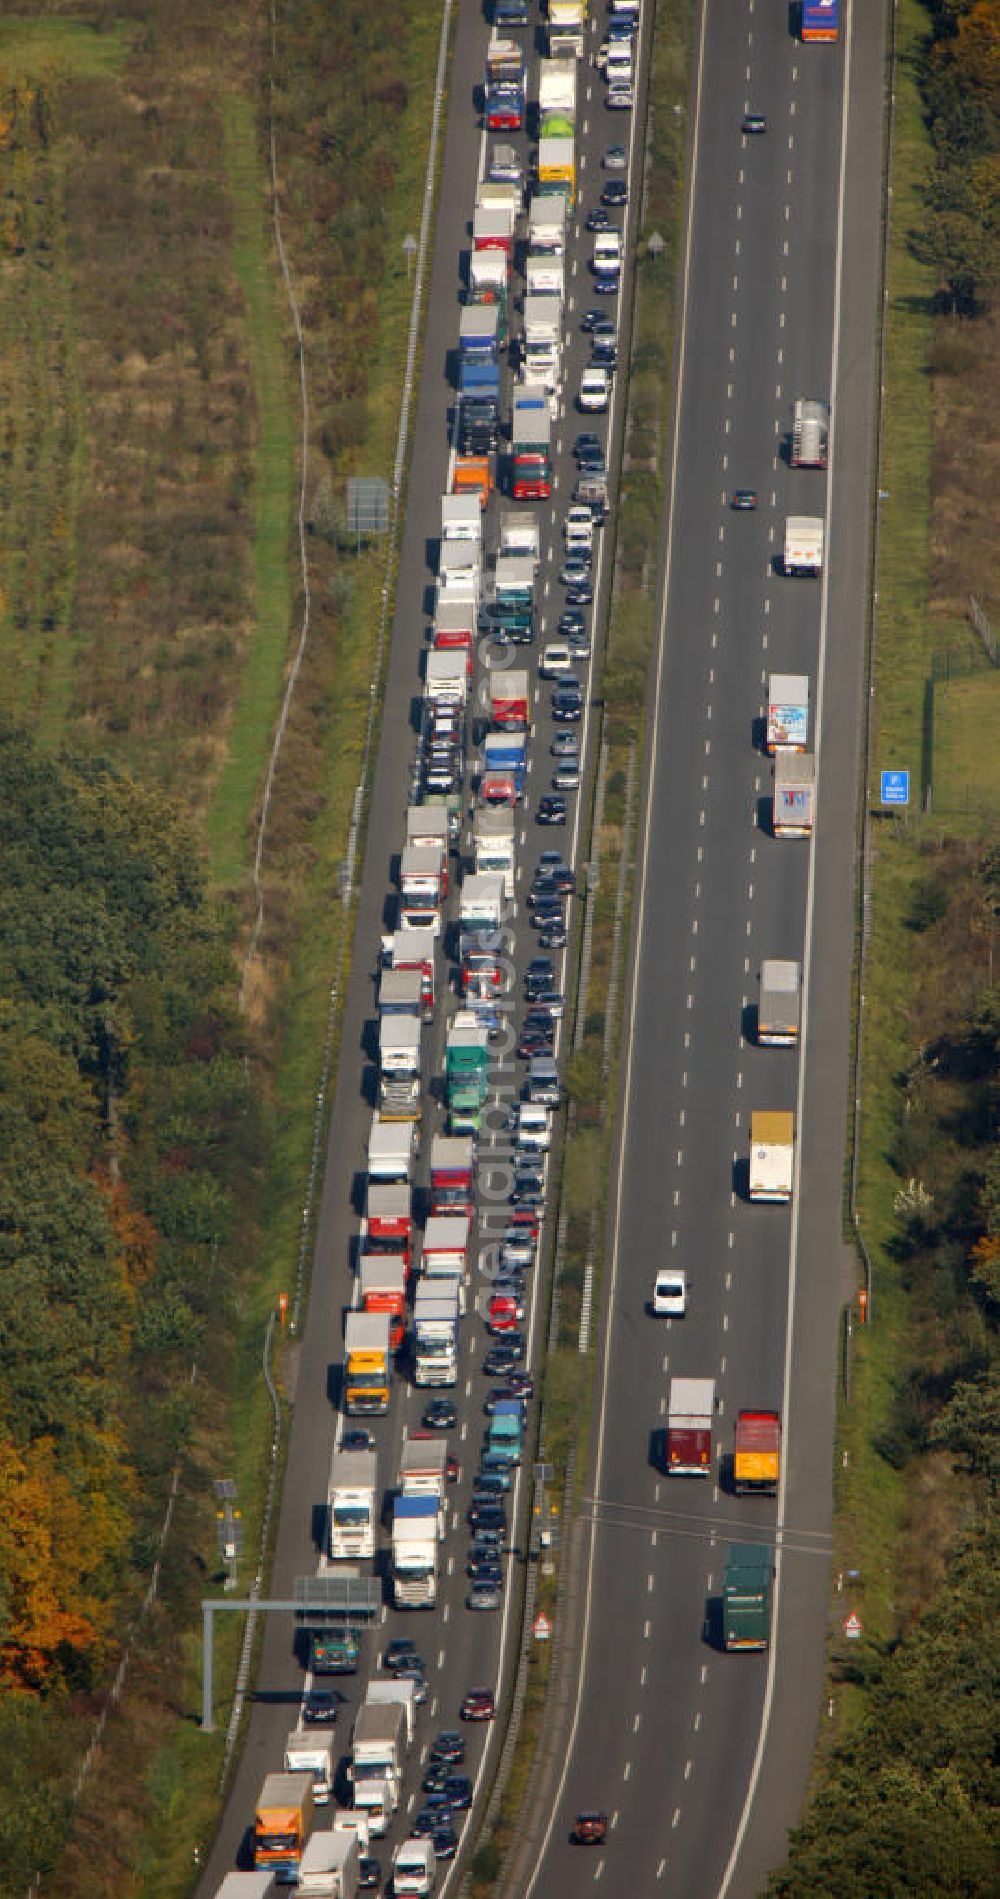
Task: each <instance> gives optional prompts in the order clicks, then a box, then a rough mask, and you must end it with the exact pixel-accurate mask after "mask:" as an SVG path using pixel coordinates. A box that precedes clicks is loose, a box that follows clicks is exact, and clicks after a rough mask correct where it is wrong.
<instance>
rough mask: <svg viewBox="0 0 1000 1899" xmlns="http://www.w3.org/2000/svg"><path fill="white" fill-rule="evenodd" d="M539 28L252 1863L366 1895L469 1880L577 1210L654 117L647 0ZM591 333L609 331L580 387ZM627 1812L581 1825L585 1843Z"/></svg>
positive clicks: (551, 18)
mask: <svg viewBox="0 0 1000 1899" xmlns="http://www.w3.org/2000/svg"><path fill="white" fill-rule="evenodd" d="M535 24H536V23H534V22H532V21H531V20H529V11H528V5H527V0H497V4H496V5H495V7H494V10H493V18H492V21H491V24H490V27H489V28H488V29H484V43H485V78H484V85H483V86H482V88H481V93H480V96H479V98H478V99H477V101H476V104H477V106H478V107H479V109H480V111H481V119H482V127H483V138H482V142H481V158H480V165H479V175H478V178H477V181H476V184H475V187H474V201H473V203H472V204H471V206H470V224H469V230H470V232H471V248H468V249H463V250H462V251H459V250H458V249H456V256H455V267H456V326H455V327H456V334H455V338H454V344H455V357H454V360H455V363H456V371H455V377H454V388H453V392H452V401H451V404H450V407H449V409H448V412H447V414H446V415H442V425H443V426H445V427H447V429H448V431H449V440H450V444H451V452H450V456H449V482H448V493H446V494H444V495H442V496H441V498H440V517H439V527H440V539H439V543H438V551H437V562H436V571H435V573H434V577H433V582H434V584H433V612H432V615H431V624H430V626H429V628H428V630H427V640H426V646H425V651H424V653H423V666H422V677H421V678H420V680H419V685H418V692H419V719H418V721H417V724H418V727H419V729H418V730H416V731H414V732H412V733H411V734H410V735H409V737H410V740H411V742H412V743H413V746H414V752H413V764H412V772H411V777H410V786H409V804H408V806H407V808H406V810H405V811H404V812H401V813H400V826H399V848H398V854H397V855H396V856H395V857H394V859H393V884H394V890H393V896H394V900H395V903H394V916H393V919H392V920H393V921H394V922H395V928H394V929H392V930H391V931H390V932H388V933H387V934H385V935H384V936H383V937H382V938H381V940H380V942H379V944H378V945H372V946H369V947H370V949H371V950H372V953H373V959H374V960H375V961H376V962H377V984H376V1001H377V1024H375V1025H373V1031H374V1032H373V1041H372V1048H373V1051H374V1047H375V1043H376V1039H377V1105H375V1106H374V1110H373V1113H372V1119H371V1127H370V1133H369V1136H368V1141H367V1152H366V1155H365V1169H366V1183H365V1201H364V1212H363V1216H362V1217H361V1219H360V1225H359V1230H358V1232H357V1235H356V1240H355V1243H354V1245H353V1247H352V1256H351V1261H350V1277H351V1284H350V1290H349V1309H348V1310H347V1311H346V1313H345V1322H344V1336H343V1348H342V1354H341V1361H340V1364H339V1367H338V1368H337V1369H338V1374H339V1377H338V1384H337V1391H338V1407H337V1414H336V1421H335V1431H334V1445H333V1451H332V1459H331V1466H330V1480H329V1494H328V1499H327V1506H328V1507H327V1512H326V1530H325V1536H324V1545H325V1546H324V1548H323V1551H322V1555H321V1559H320V1574H321V1576H322V1577H323V1578H324V1579H325V1580H329V1581H330V1582H332V1584H333V1593H332V1594H331V1595H330V1597H329V1601H330V1603H331V1604H332V1605H334V1606H333V1607H331V1609H330V1610H329V1612H327V1613H324V1614H323V1615H317V1616H315V1617H314V1618H312V1626H310V1627H308V1629H305V1630H300V1631H299V1634H300V1636H301V1635H304V1636H305V1638H306V1642H305V1649H304V1650H303V1659H304V1660H305V1661H306V1673H305V1678H304V1684H303V1693H302V1700H301V1706H300V1709H299V1714H298V1718H297V1721H296V1725H295V1728H294V1730H293V1731H292V1732H291V1733H290V1734H289V1736H288V1740H287V1745H286V1748H285V1753H284V1759H283V1761H280V1762H275V1764H274V1771H272V1772H270V1773H268V1774H267V1776H266V1778H265V1780H264V1782H263V1785H262V1787H261V1791H260V1795H259V1798H258V1802H257V1808H256V1812H255V1816H254V1824H253V1864H254V1867H255V1869H256V1871H257V1873H266V1874H268V1875H270V1876H271V1877H273V1878H275V1879H277V1880H279V1881H281V1882H289V1883H297V1885H298V1887H299V1890H300V1891H301V1892H302V1893H304V1894H306V1893H308V1894H315V1895H322V1894H332V1895H339V1896H341V1899H352V1895H353V1894H354V1893H355V1892H357V1891H359V1890H366V1889H367V1890H373V1891H375V1890H383V1889H384V1890H385V1891H387V1892H388V1891H392V1892H393V1893H399V1894H429V1893H432V1892H433V1891H435V1890H436V1888H437V1887H438V1886H439V1885H440V1884H441V1883H443V1881H444V1880H445V1879H446V1877H447V1874H448V1869H449V1865H450V1863H451V1862H453V1861H454V1860H455V1859H456V1856H457V1855H458V1854H459V1852H460V1850H461V1846H462V1828H463V1824H464V1822H465V1818H466V1815H467V1814H468V1813H469V1811H470V1809H471V1807H472V1805H473V1802H474V1800H475V1796H476V1792H477V1787H478V1779H479V1776H480V1774H481V1770H482V1766H483V1762H484V1758H485V1752H486V1738H487V1737H488V1734H489V1731H490V1724H491V1723H492V1722H493V1721H494V1719H495V1717H496V1714H497V1708H498V1701H499V1699H500V1696H501V1686H500V1673H501V1670H502V1665H503V1658H504V1654H505V1652H506V1645H505V1641H504V1640H503V1639H502V1637H501V1633H500V1632H501V1630H503V1631H506V1627H507V1620H508V1615H509V1613H510V1612H511V1608H512V1606H513V1605H510V1604H509V1603H508V1595H509V1592H510V1589H511V1578H512V1567H513V1566H514V1565H517V1564H520V1563H523V1562H524V1561H525V1560H526V1548H525V1544H524V1537H525V1535H526V1532H525V1531H523V1529H520V1530H519V1525H522V1524H523V1520H524V1515H525V1510H524V1502H525V1498H524V1489H525V1483H529V1484H530V1470H531V1464H530V1458H531V1449H530V1446H531V1444H532V1436H533V1434H532V1430H531V1407H532V1405H533V1402H534V1399H535V1382H534V1378H533V1375H532V1372H531V1370H530V1369H529V1367H530V1365H531V1363H532V1361H533V1358H534V1356H535V1353H534V1346H535V1343H536V1337H537V1332H538V1325H539V1316H540V1315H539V1309H538V1306H539V1302H538V1301H537V1300H536V1298H535V1296H534V1287H535V1282H536V1279H537V1277H538V1274H539V1267H540V1261H541V1257H542V1249H543V1241H544V1240H545V1238H546V1236H547V1235H548V1234H550V1233H551V1228H552V1221H553V1217H554V1212H555V1208H554V1205H553V1203H552V1198H551V1195H550V1170H551V1169H552V1167H553V1157H554V1153H555V1150H556V1149H557V1146H558V1142H559V1118H560V1111H561V1108H562V1106H563V1103H564V1089H563V1082H562V1078H561V1062H562V1054H563V1050H564V1045H565V1038H566V1033H567V1028H566V1020H565V1010H566V991H565V983H566V968H567V954H568V946H569V941H570V937H571V935H572V931H573V925H574V906H575V905H576V904H577V900H578V893H579V889H580V878H579V874H578V869H577V867H576V865H575V863H574V854H575V850H576V847H577V841H578V835H579V810H578V807H579V799H580V789H581V780H582V774H583V768H584V760H585V756H586V750H587V728H588V713H589V698H590V683H589V681H590V670H591V666H592V643H593V640H594V633H595V628H594V611H595V599H596V598H597V597H598V596H599V594H600V591H601V578H602V536H603V531H604V527H605V524H606V521H607V519H608V514H609V507H610V498H611V497H610V491H609V467H608V445H609V441H610V434H609V431H610V428H611V424H612V419H613V414H614V389H615V374H616V368H617V360H618V356H617V352H618V329H617V311H618V299H619V291H620V286H621V281H622V274H623V269H624V261H625V224H626V220H627V216H628V203H629V153H630V146H629V144H627V143H616V142H613V141H614V135H615V133H617V132H618V129H619V126H625V127H626V128H627V129H628V131H629V133H631V127H632V119H631V117H630V116H628V115H629V114H630V113H631V108H632V105H633V86H634V84H635V81H636V77H637V75H636V72H635V61H636V58H637V35H638V30H639V0H613V4H612V5H611V7H610V8H609V10H608V14H607V19H606V22H605V21H602V22H601V23H600V26H598V25H596V24H595V23H593V22H588V19H587V16H586V0H549V4H548V8H547V13H546V17H545V20H544V22H543V27H544V31H543V34H542V35H541V39H540V43H541V44H542V45H544V47H545V53H544V56H542V57H540V58H535V57H534V55H533V52H532V50H531V49H532V47H533V39H534V25H535ZM487 32H488V42H487V39H486V36H487ZM602 35H603V37H602ZM588 101H589V104H588V103H587V102H588ZM602 112H606V113H607V114H608V118H607V126H608V128H609V130H608V136H609V139H610V140H611V141H612V142H610V143H609V144H608V145H607V147H606V149H603V151H602V150H600V149H599V150H598V151H597V153H596V155H594V156H592V157H591V159H590V163H589V166H587V164H586V161H585V157H584V155H583V154H582V152H581V143H580V138H579V135H578V128H579V124H580V120H581V117H583V116H585V115H586V114H587V113H589V114H590V116H591V119H592V120H593V119H596V122H597V123H598V124H600V123H601V120H600V117H599V115H600V114H601V113H602ZM617 114H621V115H623V116H622V117H621V118H618V117H617V116H615V115H617ZM584 186H585V187H586V189H584ZM467 242H468V240H467ZM577 339H579V341H578V340H577ZM568 345H571V348H572V355H573V357H574V359H575V360H578V359H579V358H580V356H581V346H582V350H583V354H584V355H585V356H586V355H587V352H589V356H587V360H586V361H585V362H584V363H583V364H582V366H581V367H579V368H574V371H573V376H572V381H571V380H570V377H569V374H568V363H567V358H568V356H569V354H570V347H568ZM576 424H580V425H581V426H580V427H579V428H577V427H576ZM583 425H585V426H583ZM562 840H566V848H565V849H564V848H560V847H559V843H561V841H562ZM557 841H558V842H557ZM363 952H364V946H362V953H363ZM525 1460H527V1466H526V1462H525ZM522 1479H524V1482H522ZM519 1539H520V1540H519ZM340 1577H342V1578H343V1579H344V1587H343V1596H342V1601H341V1602H340V1606H339V1607H337V1604H338V1600H339V1599H338V1597H337V1593H336V1586H337V1579H338V1578H340ZM452 1578H454V1579H455V1581H452V1580H451V1579H452ZM459 1580H460V1582H461V1588H460V1590H459V1588H458V1583H459ZM366 1591H367V1594H366ZM417 1610H421V1611H424V1612H425V1619H421V1618H420V1617H417V1616H415V1615H414V1614H413V1612H414V1611H417ZM481 1617H486V1618H487V1621H486V1623H485V1624H484V1623H481V1622H480V1618H481ZM492 1618H495V1620H491V1619H492ZM456 1619H459V1620H463V1619H464V1620H466V1621H467V1623H468V1626H469V1628H470V1629H472V1626H473V1624H475V1627H476V1628H477V1629H479V1630H480V1632H481V1633H480V1636H479V1637H477V1636H476V1635H475V1634H474V1633H473V1634H472V1637H471V1639H469V1637H466V1638H464V1648H465V1651H466V1652H467V1653H468V1654H470V1655H472V1656H477V1657H479V1661H478V1665H477V1667H476V1668H475V1669H470V1671H469V1672H468V1673H467V1674H466V1675H465V1676H464V1677H463V1678H462V1679H461V1680H459V1679H458V1677H457V1670H458V1668H459V1666H460V1665H461V1659H460V1657H459V1658H457V1659H454V1660H452V1661H451V1662H450V1663H449V1662H448V1660H447V1652H448V1647H449V1645H454V1646H457V1647H459V1648H461V1647H462V1643H463V1638H462V1637H461V1635H460V1632H459V1631H456V1628H455V1622H456ZM489 1631H493V1632H494V1634H495V1636H496V1639H494V1634H490V1633H489ZM482 1635H486V1636H487V1639H485V1640H483V1639H481V1637H482ZM456 1638H458V1639H457V1640H456ZM452 1652H453V1655H454V1647H453V1650H452ZM600 1819H601V1816H598V1815H589V1816H587V1815H581V1816H579V1818H578V1821H577V1837H578V1838H579V1840H580V1841H581V1843H590V1842H592V1841H595V1840H596V1839H597V1838H598V1836H599V1834H600V1831H601V1829H600ZM393 1841H396V1842H398V1843H397V1844H395V1846H393V1845H392V1842H393ZM242 1877H245V1875H241V1874H230V1875H228V1876H227V1880H226V1881H224V1882H223V1886H222V1887H221V1888H220V1889H219V1895H220V1899H221V1895H222V1894H223V1893H224V1894H225V1899H236V1895H237V1893H238V1892H239V1891H241V1890H242V1889H241V1888H239V1887H236V1886H234V1887H233V1890H232V1892H230V1889H229V1885H228V1881H229V1880H232V1881H237V1880H239V1879H240V1878H242Z"/></svg>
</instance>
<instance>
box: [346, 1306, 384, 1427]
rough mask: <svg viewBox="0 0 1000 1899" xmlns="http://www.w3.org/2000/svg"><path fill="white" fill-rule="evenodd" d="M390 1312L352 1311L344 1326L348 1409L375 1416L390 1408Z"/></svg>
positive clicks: (351, 1413)
mask: <svg viewBox="0 0 1000 1899" xmlns="http://www.w3.org/2000/svg"><path fill="white" fill-rule="evenodd" d="M389 1316H390V1315H389V1313H388V1312H349V1313H348V1315H347V1320H346V1323H345V1326H344V1410H345V1411H346V1412H348V1413H349V1415H350V1416H351V1417H366V1416H367V1417H372V1416H377V1415H381V1414H382V1413H384V1412H386V1411H388V1409H389Z"/></svg>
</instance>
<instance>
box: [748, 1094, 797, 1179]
mask: <svg viewBox="0 0 1000 1899" xmlns="http://www.w3.org/2000/svg"><path fill="white" fill-rule="evenodd" d="M794 1162H795V1116H794V1115H793V1114H788V1113H786V1112H785V1111H784V1110H781V1111H774V1110H771V1109H762V1108H755V1109H754V1110H753V1112H752V1114H751V1116H750V1198H751V1200H775V1201H785V1200H790V1199H791V1197H792V1173H793V1168H794Z"/></svg>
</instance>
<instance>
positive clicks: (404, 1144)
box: [368, 1114, 417, 1183]
mask: <svg viewBox="0 0 1000 1899" xmlns="http://www.w3.org/2000/svg"><path fill="white" fill-rule="evenodd" d="M416 1144H417V1143H416V1133H415V1130H414V1126H413V1123H412V1121H383V1119H382V1117H381V1115H379V1114H374V1115H373V1116H372V1125H371V1133H370V1134H369V1136H368V1178H369V1180H377V1181H381V1182H388V1183H394V1182H396V1181H401V1182H402V1181H408V1180H410V1179H412V1176H413V1157H414V1152H415V1149H416Z"/></svg>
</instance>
